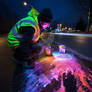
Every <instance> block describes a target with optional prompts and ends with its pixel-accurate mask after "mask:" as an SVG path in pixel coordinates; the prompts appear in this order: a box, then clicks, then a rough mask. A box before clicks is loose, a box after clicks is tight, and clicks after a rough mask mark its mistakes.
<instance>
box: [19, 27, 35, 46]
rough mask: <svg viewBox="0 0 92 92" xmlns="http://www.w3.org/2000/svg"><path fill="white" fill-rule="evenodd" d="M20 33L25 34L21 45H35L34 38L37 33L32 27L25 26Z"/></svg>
mask: <svg viewBox="0 0 92 92" xmlns="http://www.w3.org/2000/svg"><path fill="white" fill-rule="evenodd" d="M19 32H20V33H21V34H23V37H22V39H21V43H20V44H26V45H31V44H32V43H33V41H32V38H33V35H34V33H35V29H34V28H33V27H30V26H24V27H21V28H20V29H19Z"/></svg>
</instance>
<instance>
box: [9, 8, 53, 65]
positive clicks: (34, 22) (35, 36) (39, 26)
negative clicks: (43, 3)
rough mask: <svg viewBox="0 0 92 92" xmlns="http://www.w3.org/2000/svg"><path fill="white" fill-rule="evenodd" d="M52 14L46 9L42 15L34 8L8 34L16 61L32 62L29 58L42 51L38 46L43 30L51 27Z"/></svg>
mask: <svg viewBox="0 0 92 92" xmlns="http://www.w3.org/2000/svg"><path fill="white" fill-rule="evenodd" d="M51 21H52V14H51V11H50V9H48V8H45V9H43V10H42V11H41V12H40V13H39V12H38V11H37V10H35V9H34V8H32V9H31V10H30V11H29V12H28V16H27V17H25V18H23V19H21V20H20V21H18V22H17V23H16V24H15V26H13V28H12V29H11V30H10V32H9V34H8V45H9V46H10V47H11V48H13V49H14V50H15V53H14V56H13V60H14V61H22V62H21V63H23V62H25V61H30V59H29V57H31V56H34V55H37V53H39V52H40V51H41V45H40V44H38V43H37V42H38V40H39V38H40V34H41V32H42V30H45V29H46V28H47V27H49V26H50V23H51Z"/></svg>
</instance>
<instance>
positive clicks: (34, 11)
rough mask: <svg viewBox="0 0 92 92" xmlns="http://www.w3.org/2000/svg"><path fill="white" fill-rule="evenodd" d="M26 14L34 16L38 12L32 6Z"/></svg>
mask: <svg viewBox="0 0 92 92" xmlns="http://www.w3.org/2000/svg"><path fill="white" fill-rule="evenodd" d="M27 15H28V16H33V17H36V16H38V15H39V12H38V11H37V10H36V9H34V8H32V9H31V10H30V11H29V12H28V14H27Z"/></svg>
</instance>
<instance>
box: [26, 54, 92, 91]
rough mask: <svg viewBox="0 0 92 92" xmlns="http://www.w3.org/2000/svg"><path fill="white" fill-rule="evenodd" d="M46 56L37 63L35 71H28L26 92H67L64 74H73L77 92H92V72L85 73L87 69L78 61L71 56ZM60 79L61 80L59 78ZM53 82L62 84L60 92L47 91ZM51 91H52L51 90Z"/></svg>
mask: <svg viewBox="0 0 92 92" xmlns="http://www.w3.org/2000/svg"><path fill="white" fill-rule="evenodd" d="M53 55H55V56H46V57H43V58H41V59H39V60H38V61H40V62H38V61H37V62H36V63H35V69H34V70H26V71H25V73H26V75H27V79H28V82H27V83H26V91H25V92H66V91H65V87H64V84H63V83H64V81H63V74H64V73H65V74H66V75H67V74H68V73H69V72H71V73H72V75H74V77H75V79H76V82H77V84H76V87H77V92H91V91H92V88H91V86H92V71H91V70H90V69H88V70H86V71H85V69H86V68H85V67H83V66H81V65H80V64H79V63H78V59H76V58H75V56H73V55H71V54H61V53H58V54H57V55H56V54H55V53H54V54H53ZM59 77H60V78H59ZM53 80H55V81H57V82H58V83H60V87H59V88H58V90H56V89H55V88H53V91H46V90H47V89H48V86H49V87H50V86H51V85H52V84H53V82H52V81H53ZM49 90H50V89H49Z"/></svg>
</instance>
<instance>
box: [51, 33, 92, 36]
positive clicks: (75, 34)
mask: <svg viewBox="0 0 92 92" xmlns="http://www.w3.org/2000/svg"><path fill="white" fill-rule="evenodd" d="M52 34H55V35H68V36H86V37H92V34H80V33H52Z"/></svg>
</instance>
